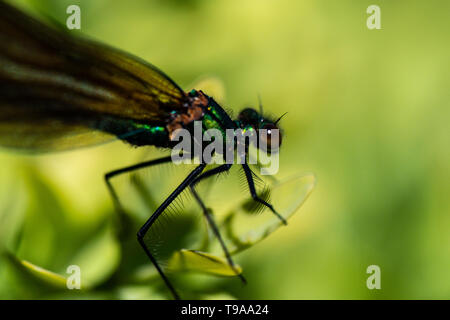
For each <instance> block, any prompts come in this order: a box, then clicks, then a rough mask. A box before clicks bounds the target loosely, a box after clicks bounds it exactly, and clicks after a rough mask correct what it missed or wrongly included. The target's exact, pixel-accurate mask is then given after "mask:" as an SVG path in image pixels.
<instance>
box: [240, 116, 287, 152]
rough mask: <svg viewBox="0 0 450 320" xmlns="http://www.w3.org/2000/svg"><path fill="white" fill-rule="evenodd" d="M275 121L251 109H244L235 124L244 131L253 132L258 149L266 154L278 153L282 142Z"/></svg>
mask: <svg viewBox="0 0 450 320" xmlns="http://www.w3.org/2000/svg"><path fill="white" fill-rule="evenodd" d="M280 119H281V117H280V118H278V119H277V120H275V121H274V120H272V119H269V118H268V117H265V116H263V114H262V112H258V111H256V110H255V109H253V108H245V109H244V110H242V111H241V112H240V113H239V115H238V119H237V122H238V123H239V126H240V127H241V128H242V129H244V130H254V131H255V133H256V134H257V137H258V148H260V149H262V150H263V151H266V152H278V149H279V147H280V146H281V142H282V134H281V130H280V128H279V126H278V121H280Z"/></svg>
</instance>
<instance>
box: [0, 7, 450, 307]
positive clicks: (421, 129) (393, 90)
mask: <svg viewBox="0 0 450 320" xmlns="http://www.w3.org/2000/svg"><path fill="white" fill-rule="evenodd" d="M12 3H14V4H16V5H17V6H20V7H21V8H24V9H25V10H28V12H30V13H33V14H36V15H37V16H40V17H44V16H47V17H52V18H53V19H55V20H56V21H59V22H60V23H62V24H64V23H65V19H66V17H67V14H66V13H65V11H66V8H67V6H68V5H70V4H78V5H80V7H81V12H82V22H81V33H83V34H84V35H87V36H89V37H92V38H94V39H97V40H100V41H102V42H105V43H108V44H110V45H113V46H116V47H119V48H122V49H124V50H126V51H129V52H131V53H133V54H135V55H137V56H140V57H142V58H144V59H146V60H147V61H150V62H151V63H153V64H154V65H156V66H158V67H159V68H161V69H162V70H164V71H165V72H166V73H167V74H168V75H170V76H171V77H172V78H173V79H174V80H175V81H176V82H177V83H179V84H180V85H181V86H182V87H183V88H185V89H186V90H188V89H191V88H190V87H189V85H190V84H191V83H193V82H194V81H196V80H197V79H199V78H201V77H204V76H213V77H215V78H217V79H220V81H222V82H223V84H224V87H225V95H224V96H225V98H224V105H225V106H226V107H228V108H231V109H233V110H234V111H235V112H238V110H239V109H241V108H242V107H244V106H248V105H256V104H257V94H258V93H259V94H260V95H261V97H262V101H263V104H264V108H265V110H266V111H267V112H269V113H273V114H275V115H281V114H282V113H284V112H288V114H287V115H286V116H285V117H284V118H283V120H282V127H283V129H284V132H285V135H284V140H283V146H282V150H281V165H280V173H279V174H280V175H281V176H289V175H291V174H294V173H298V172H314V173H315V175H316V177H317V186H316V188H315V190H314V191H313V193H312V195H311V197H310V198H309V199H308V200H307V201H306V202H305V204H304V206H303V207H302V208H301V209H300V210H299V211H298V212H297V213H296V215H295V216H294V217H293V218H292V219H291V220H290V224H289V226H288V227H285V228H281V229H280V230H278V231H277V232H275V233H274V234H272V235H271V236H270V237H269V238H267V239H265V240H264V241H263V242H261V243H259V244H257V245H255V246H254V247H253V248H251V249H249V250H247V251H246V252H244V253H242V254H241V255H239V256H237V258H236V259H237V262H238V263H239V264H240V265H241V266H242V267H243V268H244V273H245V275H246V277H247V280H248V284H247V285H246V286H242V285H241V284H240V283H239V281H237V280H234V279H230V278H228V279H216V278H213V277H207V278H205V279H203V280H202V281H200V282H199V284H198V286H197V287H196V289H195V290H196V291H197V295H196V296H195V297H197V298H205V299H207V298H237V299H447V298H449V297H450V274H449V272H448V270H450V214H449V213H450V206H449V203H450V201H449V200H448V198H449V191H450V186H449V181H450V174H449V173H450V165H449V164H450V153H449V150H450V148H449V142H450V139H449V125H448V123H449V120H450V103H449V84H450V60H449V56H450V50H449V48H450V47H449V42H448V35H449V34H450V20H449V19H448V12H450V3H449V2H448V1H384V0H377V1H372V0H371V1H348V0H346V1H339V2H338V1H322V0H321V1H288V0H278V1H269V0H254V1H250V0H244V1H242V0H239V1H238V0H221V1H201V0H166V1H145V0H140V1H137V0H136V1H121V2H119V1H106V0H94V1H87V0H86V1H75V0H69V1H68V0H57V1H56V0H53V1H50V0H48V1H25V0H22V1H12ZM371 4H377V5H379V6H380V8H381V26H382V29H381V30H369V29H368V28H367V27H366V19H367V17H368V14H367V13H366V9H367V7H368V6H369V5H371ZM144 153H145V155H146V158H152V157H156V156H157V155H158V154H159V151H157V150H154V149H153V148H148V149H147V150H145V152H144V151H141V150H137V149H133V148H130V147H129V146H127V145H125V144H123V143H121V142H114V143H111V144H107V145H104V146H99V147H95V148H87V149H81V150H75V151H70V152H63V153H58V154H46V155H24V154H17V153H13V152H11V151H9V150H5V149H2V150H1V151H0V244H1V246H0V247H1V248H2V251H5V252H10V253H12V254H14V256H15V257H17V258H18V259H24V260H26V261H29V262H31V263H33V264H35V265H37V266H40V267H43V268H46V269H48V270H51V271H53V272H56V273H58V274H61V275H65V268H66V267H67V265H69V264H72V263H76V264H79V265H82V270H83V272H84V275H86V276H87V277H89V278H90V279H91V282H92V283H93V286H92V289H91V290H83V291H82V292H74V291H70V292H68V290H57V289H55V288H53V287H52V286H51V285H48V284H46V283H44V282H45V281H44V282H40V280H39V279H33V277H32V276H31V277H30V275H26V272H22V271H23V270H20V267H18V265H17V264H15V263H14V262H13V260H14V259H15V258H11V256H7V255H3V256H2V258H0V298H13V299H17V298H19V299H25V298H100V299H102V298H115V299H128V298H135V299H139V298H143V299H165V298H168V295H167V292H166V291H165V290H164V289H163V288H162V285H161V281H160V280H158V279H157V278H156V277H155V278H153V279H150V280H146V281H132V280H130V279H129V277H127V272H126V268H125V269H124V268H122V269H121V268H120V266H122V265H123V264H124V262H123V261H124V260H127V261H129V260H133V259H134V260H139V261H144V260H140V259H141V257H140V256H141V255H143V252H141V251H140V249H137V250H134V249H127V250H125V249H124V247H123V246H122V245H121V244H119V241H118V240H117V237H116V236H115V234H114V232H113V230H112V228H111V227H110V223H109V221H110V220H111V219H112V218H111V217H112V216H113V215H114V213H113V206H112V202H111V200H110V199H109V196H108V194H107V189H106V187H105V185H104V183H103V174H104V173H105V172H107V171H109V170H112V169H116V168H119V167H122V166H125V165H128V164H132V163H134V162H136V161H138V160H139V159H141V158H142V157H143V154H144ZM224 188H225V189H224V190H223V194H226V192H227V190H226V188H227V186H225V185H224ZM294 191H295V190H294ZM294 191H293V192H294ZM144 217H145V213H144ZM131 234H132V237H131V238H132V239H134V235H135V231H134V230H133V231H132V232H131ZM135 246H136V247H137V246H138V244H137V243H135ZM129 247H130V248H132V247H133V245H131V244H129ZM133 250H134V251H133ZM369 265H378V266H380V268H381V290H368V289H367V287H366V279H367V277H368V276H369V275H368V274H367V273H366V268H367V267H368V266H369ZM119 269H121V271H120V272H119V271H118V270H119ZM130 272H131V271H130Z"/></svg>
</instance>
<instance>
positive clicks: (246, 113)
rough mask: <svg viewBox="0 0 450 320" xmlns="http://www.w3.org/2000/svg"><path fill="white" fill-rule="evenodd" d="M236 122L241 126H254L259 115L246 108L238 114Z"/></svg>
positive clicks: (253, 110)
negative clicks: (241, 124)
mask: <svg viewBox="0 0 450 320" xmlns="http://www.w3.org/2000/svg"><path fill="white" fill-rule="evenodd" d="M238 120H239V121H240V122H241V123H243V124H249V125H252V126H254V125H256V124H257V123H258V120H259V114H258V112H257V111H256V110H255V109H252V108H246V109H244V110H242V111H241V112H240V113H239V116H238Z"/></svg>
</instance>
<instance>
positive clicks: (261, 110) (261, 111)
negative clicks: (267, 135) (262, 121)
mask: <svg viewBox="0 0 450 320" xmlns="http://www.w3.org/2000/svg"><path fill="white" fill-rule="evenodd" d="M258 104H259V115H260V116H262V114H263V106H262V102H261V95H260V94H259V93H258Z"/></svg>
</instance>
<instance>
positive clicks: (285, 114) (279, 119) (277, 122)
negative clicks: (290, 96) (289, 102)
mask: <svg viewBox="0 0 450 320" xmlns="http://www.w3.org/2000/svg"><path fill="white" fill-rule="evenodd" d="M286 114H287V112H285V113H283V114H282V115H281V117H279V118H278V119H277V121H275V122H274V123H273V124H277V123H278V121H280V120H281V118H283V117H284V116H285V115H286Z"/></svg>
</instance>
